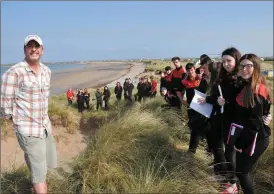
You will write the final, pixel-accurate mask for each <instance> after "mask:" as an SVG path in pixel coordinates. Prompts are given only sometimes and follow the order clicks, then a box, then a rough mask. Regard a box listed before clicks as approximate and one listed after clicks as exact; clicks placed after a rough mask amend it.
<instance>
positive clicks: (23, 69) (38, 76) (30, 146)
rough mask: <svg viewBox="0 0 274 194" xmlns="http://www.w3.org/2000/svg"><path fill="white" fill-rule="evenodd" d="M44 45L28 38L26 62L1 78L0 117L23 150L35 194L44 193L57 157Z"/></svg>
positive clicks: (49, 75) (14, 67)
mask: <svg viewBox="0 0 274 194" xmlns="http://www.w3.org/2000/svg"><path fill="white" fill-rule="evenodd" d="M43 49H44V47H43V42H42V40H41V38H40V37H39V36H37V35H29V36H27V37H26V39H25V42H24V53H25V60H24V61H22V62H19V63H17V64H16V65H14V66H12V67H11V68H10V69H8V70H7V71H6V72H5V73H4V74H3V76H2V85H1V116H3V117H5V118H7V119H11V120H12V122H13V126H14V129H15V132H16V136H17V139H18V143H19V145H20V147H21V148H22V150H23V151H24V156H25V161H26V163H27V166H28V169H29V170H30V174H31V179H32V183H33V189H34V192H35V193H39V194H40V193H47V192H48V189H47V183H46V175H47V168H56V167H57V154H56V146H55V143H54V138H53V135H52V128H51V122H50V119H49V116H48V98H49V93H50V80H51V70H50V69H49V68H48V67H47V66H45V65H44V64H43V63H41V62H40V58H41V56H42V55H43Z"/></svg>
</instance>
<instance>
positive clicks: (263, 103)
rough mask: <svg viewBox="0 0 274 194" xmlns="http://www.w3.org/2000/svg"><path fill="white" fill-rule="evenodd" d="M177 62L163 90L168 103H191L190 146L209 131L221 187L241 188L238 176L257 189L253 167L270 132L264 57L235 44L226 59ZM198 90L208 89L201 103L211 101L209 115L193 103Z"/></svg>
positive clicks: (249, 192)
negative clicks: (221, 178) (197, 62)
mask: <svg viewBox="0 0 274 194" xmlns="http://www.w3.org/2000/svg"><path fill="white" fill-rule="evenodd" d="M172 62H173V64H174V66H175V69H174V70H172V69H171V67H170V66H167V67H166V68H165V73H162V75H161V86H160V87H161V89H160V90H161V94H162V95H163V96H164V99H165V100H166V102H167V104H168V106H171V107H177V108H179V109H180V108H181V105H185V106H186V107H187V113H188V119H189V120H188V126H189V128H190V131H191V134H190V142H189V149H188V152H190V153H195V152H196V149H197V147H198V145H199V142H200V140H201V139H202V138H203V137H205V138H206V140H207V144H208V148H209V150H210V152H211V153H212V155H213V157H214V172H215V174H219V175H222V176H223V177H224V179H225V182H226V184H225V189H224V191H223V192H222V193H223V194H228V193H238V188H237V184H236V182H237V178H238V180H239V183H240V185H241V188H242V189H243V193H244V194H253V193H254V188H253V183H252V179H251V177H250V172H251V170H252V168H253V167H254V165H255V163H256V162H257V161H258V159H259V157H260V156H261V155H262V154H263V153H264V151H265V150H266V149H267V147H268V145H269V136H270V134H271V130H270V128H269V127H268V124H269V123H270V121H271V115H270V106H271V103H272V98H271V95H270V90H269V88H268V86H267V83H266V80H265V78H264V76H263V75H262V74H261V69H260V68H261V62H260V59H259V58H258V57H257V56H256V55H255V54H245V55H243V56H241V54H240V52H239V51H238V50H237V49H236V48H233V47H232V48H228V49H226V50H224V51H223V52H222V61H221V62H214V61H212V60H211V58H210V57H208V56H207V55H205V54H204V55H202V56H201V57H200V65H201V66H200V67H199V68H195V65H194V64H193V63H187V64H186V66H185V69H184V68H183V67H182V65H181V64H180V58H179V57H173V58H172ZM194 90H198V91H200V92H202V93H205V94H207V97H206V98H199V99H198V103H200V104H204V103H209V104H212V106H213V109H212V113H211V116H210V118H207V117H205V116H204V115H202V114H200V113H198V112H197V111H195V110H193V109H191V108H190V107H189V105H190V103H191V102H192V99H193V97H194V95H195V91H194ZM184 94H186V101H185V100H184V98H183V96H184ZM255 140H256V141H255ZM254 148H255V150H254ZM251 150H253V152H252V151H251Z"/></svg>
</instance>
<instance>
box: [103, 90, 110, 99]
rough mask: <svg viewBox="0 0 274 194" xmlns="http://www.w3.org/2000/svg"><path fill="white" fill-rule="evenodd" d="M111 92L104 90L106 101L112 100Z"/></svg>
mask: <svg viewBox="0 0 274 194" xmlns="http://www.w3.org/2000/svg"><path fill="white" fill-rule="evenodd" d="M110 95H111V94H110V91H109V90H104V93H103V96H104V97H103V100H105V101H108V100H109V99H110Z"/></svg>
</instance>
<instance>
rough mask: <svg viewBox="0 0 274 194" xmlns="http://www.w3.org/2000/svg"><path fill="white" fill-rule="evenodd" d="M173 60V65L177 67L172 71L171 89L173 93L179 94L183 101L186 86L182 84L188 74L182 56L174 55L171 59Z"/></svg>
mask: <svg viewBox="0 0 274 194" xmlns="http://www.w3.org/2000/svg"><path fill="white" fill-rule="evenodd" d="M171 61H172V62H173V65H174V67H175V69H174V70H173V71H172V73H171V74H172V75H171V84H170V90H171V92H172V93H173V94H175V95H177V96H178V98H179V99H180V100H181V102H182V103H183V102H184V100H183V97H184V94H185V88H184V87H183V86H182V84H181V82H182V80H184V79H185V78H186V76H187V74H186V72H185V69H184V68H183V67H182V65H181V63H180V62H181V59H180V57H173V58H172V59H171Z"/></svg>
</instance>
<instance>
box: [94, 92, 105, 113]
mask: <svg viewBox="0 0 274 194" xmlns="http://www.w3.org/2000/svg"><path fill="white" fill-rule="evenodd" d="M95 97H96V110H97V111H98V110H99V107H100V108H102V103H103V94H102V92H101V91H100V88H97V91H96V93H95Z"/></svg>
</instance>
